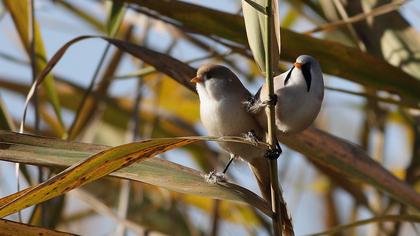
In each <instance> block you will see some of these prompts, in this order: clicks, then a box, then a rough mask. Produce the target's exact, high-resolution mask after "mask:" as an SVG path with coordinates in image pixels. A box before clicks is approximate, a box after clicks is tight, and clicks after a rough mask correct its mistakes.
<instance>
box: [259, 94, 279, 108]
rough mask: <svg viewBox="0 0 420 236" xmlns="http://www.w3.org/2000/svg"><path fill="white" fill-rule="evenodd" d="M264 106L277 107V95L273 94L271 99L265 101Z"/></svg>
mask: <svg viewBox="0 0 420 236" xmlns="http://www.w3.org/2000/svg"><path fill="white" fill-rule="evenodd" d="M262 104H263V105H264V106H275V105H276V104H277V95H276V94H273V95H271V96H270V97H269V99H268V100H266V101H263V102H262Z"/></svg>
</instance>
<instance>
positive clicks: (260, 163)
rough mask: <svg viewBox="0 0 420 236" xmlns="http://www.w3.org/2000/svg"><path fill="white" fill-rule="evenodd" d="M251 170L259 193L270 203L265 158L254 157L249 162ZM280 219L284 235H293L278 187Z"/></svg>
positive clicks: (268, 177) (267, 166)
mask: <svg viewBox="0 0 420 236" xmlns="http://www.w3.org/2000/svg"><path fill="white" fill-rule="evenodd" d="M249 166H250V167H251V170H252V172H253V173H254V175H255V178H256V179H257V183H258V186H259V187H260V190H261V194H262V196H263V197H264V199H265V200H266V201H267V202H269V203H270V204H271V185H270V169H269V164H268V160H267V159H266V158H254V159H253V160H252V161H251V162H249ZM279 197H280V198H279V199H280V220H281V221H282V225H283V227H284V228H283V233H284V235H286V236H293V235H294V232H293V225H292V220H291V218H290V217H289V214H288V212H287V206H286V202H285V201H284V198H283V191H282V190H281V189H280V196H279Z"/></svg>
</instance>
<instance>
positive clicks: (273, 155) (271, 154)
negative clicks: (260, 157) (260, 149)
mask: <svg viewBox="0 0 420 236" xmlns="http://www.w3.org/2000/svg"><path fill="white" fill-rule="evenodd" d="M282 152H283V151H282V150H281V147H280V144H279V143H278V142H277V144H276V148H274V149H273V148H270V149H267V151H266V153H265V158H267V159H270V160H274V159H277V158H279V156H280V155H281V153H282Z"/></svg>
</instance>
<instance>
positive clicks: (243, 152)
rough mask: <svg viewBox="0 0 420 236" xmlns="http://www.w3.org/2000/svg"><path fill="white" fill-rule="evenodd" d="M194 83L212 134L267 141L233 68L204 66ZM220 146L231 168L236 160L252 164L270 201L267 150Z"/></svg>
mask: <svg viewBox="0 0 420 236" xmlns="http://www.w3.org/2000/svg"><path fill="white" fill-rule="evenodd" d="M191 82H193V83H195V84H196V89H197V92H198V95H199V98H200V117H201V121H202V123H203V125H204V128H206V130H207V131H208V133H209V135H211V136H243V135H246V134H249V133H251V134H252V136H253V137H258V139H260V141H264V140H265V131H264V129H262V128H261V126H260V125H259V124H258V121H257V119H256V118H255V117H254V116H253V114H251V113H249V112H248V111H247V107H246V106H245V104H244V103H245V102H246V101H249V100H250V99H251V98H252V95H251V94H250V93H249V91H248V90H247V89H246V88H245V87H244V86H243V84H242V83H241V81H240V80H239V79H238V77H237V76H236V75H235V74H234V73H233V72H232V71H231V70H230V69H228V68H227V67H224V66H221V65H214V64H208V65H203V66H201V67H200V68H199V69H198V71H197V76H196V77H195V78H193V79H192V80H191ZM219 145H220V146H221V147H222V149H224V150H225V151H227V152H228V153H229V154H230V156H231V160H230V161H229V163H228V165H229V164H230V163H231V161H232V160H233V159H234V158H235V157H240V158H242V159H243V160H245V161H247V162H248V163H249V165H250V167H251V169H252V171H253V172H254V174H255V176H256V179H257V182H258V185H259V186H260V190H261V192H262V195H263V196H264V198H265V199H267V200H270V198H271V197H270V176H269V168H268V161H267V159H266V158H264V155H265V152H266V150H264V149H261V148H257V147H255V146H252V145H249V144H243V143H233V142H221V143H219ZM227 167H228V166H227ZM227 167H226V168H225V170H224V172H225V171H226V170H227Z"/></svg>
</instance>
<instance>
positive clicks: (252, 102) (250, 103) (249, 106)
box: [243, 97, 264, 114]
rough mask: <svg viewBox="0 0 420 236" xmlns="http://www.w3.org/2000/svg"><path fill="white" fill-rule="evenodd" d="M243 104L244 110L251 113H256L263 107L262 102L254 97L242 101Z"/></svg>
mask: <svg viewBox="0 0 420 236" xmlns="http://www.w3.org/2000/svg"><path fill="white" fill-rule="evenodd" d="M243 104H244V105H245V109H246V111H247V112H249V113H252V114H257V113H259V112H260V111H261V110H262V109H263V108H264V105H263V104H262V102H261V101H260V100H259V99H256V98H255V97H250V98H249V99H248V100H246V101H244V102H243Z"/></svg>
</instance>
